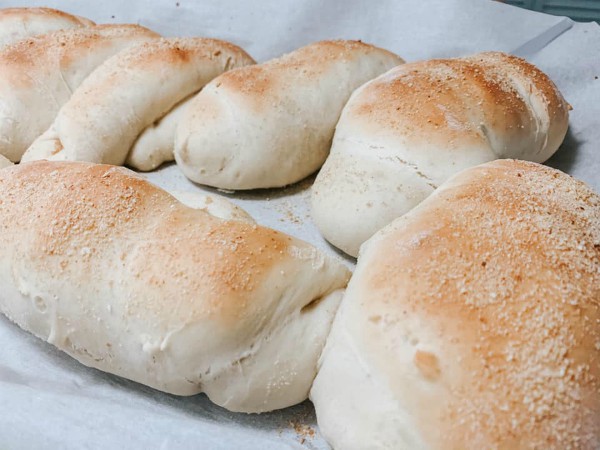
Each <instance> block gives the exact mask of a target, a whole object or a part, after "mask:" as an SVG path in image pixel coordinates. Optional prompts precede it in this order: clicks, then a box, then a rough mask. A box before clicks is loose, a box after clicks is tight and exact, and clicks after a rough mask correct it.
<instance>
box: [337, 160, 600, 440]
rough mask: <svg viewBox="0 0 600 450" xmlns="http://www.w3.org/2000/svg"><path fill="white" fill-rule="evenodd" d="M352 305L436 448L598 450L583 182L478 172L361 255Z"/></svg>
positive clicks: (594, 245) (592, 214)
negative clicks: (404, 352) (407, 352)
mask: <svg viewBox="0 0 600 450" xmlns="http://www.w3.org/2000/svg"><path fill="white" fill-rule="evenodd" d="M348 296H349V297H348V298H347V299H346V301H350V300H358V299H361V302H360V304H359V305H358V308H359V309H358V313H357V317H362V318H363V319H360V320H361V322H362V323H364V328H363V330H362V331H361V333H362V334H363V338H364V341H363V342H366V344H365V345H366V349H365V350H364V351H365V352H366V354H367V355H369V358H371V355H372V358H373V360H374V361H375V365H376V366H377V367H378V369H376V370H381V372H382V373H384V376H385V378H386V379H387V381H388V382H389V385H390V387H391V389H392V391H393V392H394V394H395V396H396V398H397V399H398V401H399V403H400V404H401V405H403V407H404V408H406V409H407V410H408V411H410V412H411V415H414V417H415V420H416V423H417V424H418V427H419V429H420V434H421V435H422V436H425V438H426V440H428V441H429V443H430V444H431V447H432V448H456V449H458V448H506V449H511V448H524V447H527V448H581V449H590V450H591V449H597V448H598V445H600V420H598V418H599V417H600V196H598V195H597V194H595V193H594V192H593V191H592V190H591V189H590V188H588V187H587V186H586V185H584V184H583V183H581V182H579V181H576V180H574V179H573V178H571V177H569V176H567V175H565V174H563V173H561V172H559V171H556V170H553V169H550V168H547V167H544V166H540V165H537V164H534V163H528V162H522V161H514V160H505V161H495V162H492V163H489V164H485V165H482V166H478V167H476V168H473V169H468V170H466V171H464V172H462V173H461V174H459V175H457V176H456V177H454V178H452V179H451V180H450V181H449V182H448V183H446V184H445V185H444V186H443V187H441V188H440V189H439V190H438V191H437V192H436V193H434V194H433V195H432V196H431V197H430V198H428V199H427V200H426V201H424V202H423V203H422V204H421V205H420V206H419V207H417V208H416V209H414V210H413V211H411V212H410V213H409V214H407V215H405V216H403V217H402V218H400V219H398V220H396V221H395V222H394V223H393V224H391V225H390V226H388V227H387V228H385V229H384V230H383V231H382V232H380V233H378V234H377V235H376V236H375V237H374V238H372V239H371V240H370V241H369V242H368V243H367V244H365V246H363V250H362V254H361V257H360V258H359V266H358V268H357V270H356V273H355V275H354V278H353V280H352V282H351V283H350V287H349V290H348ZM394 343H395V344H394ZM400 343H403V344H404V343H406V345H407V346H408V345H409V343H410V345H411V346H413V347H412V348H411V352H414V353H412V354H413V358H412V361H406V360H402V358H399V357H398V358H394V357H392V354H391V353H390V349H391V348H394V345H401V344H400ZM403 344H402V345H403ZM398 352H400V350H398ZM394 354H400V353H394ZM407 364H408V365H407ZM400 374H403V375H402V376H400ZM407 377H408V378H407ZM407 380H410V382H407Z"/></svg>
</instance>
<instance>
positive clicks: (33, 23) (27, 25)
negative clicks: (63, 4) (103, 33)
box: [0, 8, 94, 47]
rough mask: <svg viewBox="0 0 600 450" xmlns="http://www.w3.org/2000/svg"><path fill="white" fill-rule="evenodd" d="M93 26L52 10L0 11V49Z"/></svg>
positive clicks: (21, 9) (79, 18) (13, 9)
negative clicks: (69, 30) (41, 36)
mask: <svg viewBox="0 0 600 450" xmlns="http://www.w3.org/2000/svg"><path fill="white" fill-rule="evenodd" d="M93 25H94V22H92V21H91V20H89V19H86V18H84V17H77V16H73V15H71V14H68V13H66V12H64V11H59V10H57V9H52V8H5V9H0V47H2V46H4V45H9V44H14V43H15V42H18V41H20V40H22V39H26V38H28V37H31V36H37V35H41V34H46V33H50V32H52V31H58V30H66V29H74V28H79V27H88V26H93Z"/></svg>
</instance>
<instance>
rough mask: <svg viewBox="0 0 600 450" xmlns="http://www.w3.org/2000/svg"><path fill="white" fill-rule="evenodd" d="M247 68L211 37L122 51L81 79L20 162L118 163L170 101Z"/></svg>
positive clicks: (245, 60) (246, 59) (243, 56)
mask: <svg viewBox="0 0 600 450" xmlns="http://www.w3.org/2000/svg"><path fill="white" fill-rule="evenodd" d="M253 63H254V61H253V60H252V58H251V57H250V56H248V54H247V53H246V52H244V51H243V50H242V49H241V48H239V47H237V46H235V45H233V44H230V43H228V42H225V41H219V40H216V39H204V38H169V39H161V40H157V41H155V42H149V43H146V44H143V45H140V46H137V47H135V48H132V49H128V50H125V51H123V52H121V53H119V54H117V55H115V56H114V57H112V58H111V59H109V60H107V61H106V62H105V63H104V64H102V65H101V66H100V67H99V68H98V69H97V70H95V71H94V73H92V74H91V75H90V76H89V77H88V78H87V79H86V80H85V82H84V83H83V84H82V85H81V87H80V88H79V89H78V90H77V91H76V92H75V93H74V94H73V96H72V97H71V99H70V100H69V102H68V103H67V104H65V105H64V106H63V107H62V108H61V110H60V112H59V113H58V116H57V117H56V120H55V121H54V123H53V124H52V126H51V127H50V128H49V129H48V131H47V132H45V133H44V134H43V135H42V136H40V137H39V138H38V139H37V140H36V141H35V142H34V143H33V144H32V145H31V147H30V148H29V149H28V151H27V153H28V154H27V157H26V160H29V161H31V160H33V159H54V160H67V161H88V162H94V163H107V164H115V165H122V164H123V163H124V162H125V160H126V158H127V155H128V153H129V151H130V150H131V148H132V146H133V144H134V143H135V141H136V139H137V138H138V136H139V135H140V134H141V133H142V132H143V131H144V130H145V129H146V128H147V127H149V126H151V125H152V124H153V123H154V122H155V121H157V120H159V119H161V118H162V117H163V116H164V115H165V114H166V113H168V112H169V111H170V110H171V109H172V108H173V107H174V106H175V105H176V104H177V103H179V102H180V101H182V100H184V99H185V98H186V97H188V96H190V95H191V94H193V93H196V92H198V91H199V90H200V89H201V88H202V87H203V86H204V85H205V84H206V83H208V82H209V81H210V80H212V79H213V78H215V77H216V76H218V75H219V74H221V73H223V72H225V71H227V70H229V69H232V68H235V67H240V66H244V65H247V64H253ZM173 140H174V137H173Z"/></svg>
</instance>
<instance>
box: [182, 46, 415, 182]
mask: <svg viewBox="0 0 600 450" xmlns="http://www.w3.org/2000/svg"><path fill="white" fill-rule="evenodd" d="M402 62H403V61H402V59H400V58H399V57H398V56H396V55H394V54H392V53H390V52H388V51H386V50H382V49H380V48H377V47H373V46H371V45H367V44H363V43H361V42H357V41H323V42H317V43H315V44H311V45H308V46H306V47H302V48H300V49H298V50H296V51H294V52H292V53H289V54H287V55H284V56H282V57H280V58H277V59H274V60H272V61H268V62H266V63H264V64H260V65H258V66H252V67H245V68H243V69H238V70H235V71H231V72H228V73H226V74H223V75H221V76H220V77H218V78H217V79H215V80H213V81H212V82H211V83H209V84H208V85H207V86H206V87H205V88H204V89H203V90H202V92H200V93H199V94H198V95H197V96H196V98H194V99H193V101H192V102H191V104H190V106H189V107H188V108H187V110H186V111H185V113H184V117H183V119H182V120H181V122H180V124H179V126H178V128H177V135H176V142H175V158H176V160H177V163H178V164H179V166H180V167H181V169H182V170H183V173H184V174H185V175H186V176H187V177H188V178H189V179H191V180H193V181H195V182H198V183H202V184H207V185H210V186H215V187H219V188H225V189H254V188H268V187H278V186H284V185H287V184H290V183H294V182H296V181H299V180H301V179H302V178H304V177H306V176H308V175H310V174H311V173H312V172H314V171H315V170H317V169H318V168H319V167H320V166H321V164H323V162H324V161H325V158H326V157H327V154H328V153H329V147H330V146H331V138H332V136H333V131H334V128H335V124H336V122H337V120H338V118H339V115H340V112H341V110H342V107H343V106H344V104H345V103H346V101H347V100H348V97H350V94H351V93H352V91H353V90H354V89H356V88H357V87H358V86H360V85H361V84H363V83H364V82H365V81H367V80H370V79H371V78H373V77H376V76H377V75H379V74H381V73H383V72H385V71H386V70H388V69H390V68H392V67H394V66H396V65H398V64H401V63H402Z"/></svg>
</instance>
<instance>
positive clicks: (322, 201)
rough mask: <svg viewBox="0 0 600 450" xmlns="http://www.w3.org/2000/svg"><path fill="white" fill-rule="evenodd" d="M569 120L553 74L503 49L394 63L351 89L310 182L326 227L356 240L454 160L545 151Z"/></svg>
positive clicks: (438, 178) (406, 207)
mask: <svg viewBox="0 0 600 450" xmlns="http://www.w3.org/2000/svg"><path fill="white" fill-rule="evenodd" d="M567 126H568V111H567V103H566V102H565V100H564V99H563V97H562V96H561V94H560V92H559V91H558V90H557V89H556V86H554V84H553V83H552V81H551V80H550V79H549V78H548V77H547V76H546V75H544V74H543V73H542V72H541V71H540V70H538V69H537V68H536V67H534V66H532V65H531V64H529V63H527V62H526V61H524V60H522V59H519V58H516V57H514V56H509V55H506V54H503V53H481V54H478V55H474V56H471V57H468V58H457V59H445V60H431V61H423V62H417V63H412V64H406V65H404V66H400V67H397V68H395V69H392V70H391V71H389V72H388V73H386V74H384V75H382V76H381V77H379V78H377V79H375V80H373V81H371V82H370V83H367V84H365V85H364V86H362V87H361V88H360V89H358V90H357V91H356V92H355V93H354V94H353V95H352V98H351V99H350V101H349V102H348V104H347V105H346V107H345V108H344V111H343V112H342V115H341V117H340V121H339V123H338V125H337V129H336V133H335V137H334V140H333V146H332V149H331V155H330V156H329V158H328V159H327V161H326V163H325V164H324V165H323V168H322V170H321V172H320V173H319V175H318V176H317V179H316V180H315V183H314V186H313V190H312V212H313V218H314V220H315V222H316V224H317V226H318V227H319V229H320V230H321V232H322V233H323V236H324V237H325V238H326V239H327V240H328V241H329V242H331V243H332V244H333V245H335V246H336V247H338V248H340V249H342V250H343V251H345V252H346V253H348V254H350V255H352V256H356V255H357V253H358V249H359V247H360V244H362V243H363V242H364V241H365V240H367V239H368V238H369V237H371V236H372V235H373V234H374V233H375V232H376V231H377V230H379V229H380V228H382V227H383V226H385V225H387V224H388V223H390V222H391V221H392V220H394V219H395V218H396V217H399V216H401V215H402V214H405V213H407V212H408V211H410V210H411V209H412V208H414V207H415V206H416V205H418V204H419V203H420V202H421V201H423V200H424V199H425V198H426V197H427V196H428V195H429V194H431V193H432V192H433V190H434V189H435V188H436V187H437V186H439V185H440V184H442V183H443V182H444V181H445V180H447V179H448V178H449V177H450V176H451V175H453V174H455V173H457V172H459V171H460V170H462V169H464V168H467V167H471V166H474V165H477V164H481V163H484V162H487V161H491V160H494V159H497V158H518V159H526V160H531V161H535V162H543V161H545V160H547V159H548V158H549V157H550V156H551V155H552V154H553V153H554V152H555V151H556V150H557V149H558V147H559V146H560V144H561V142H562V141H563V138H564V136H565V133H566V131H567Z"/></svg>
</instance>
